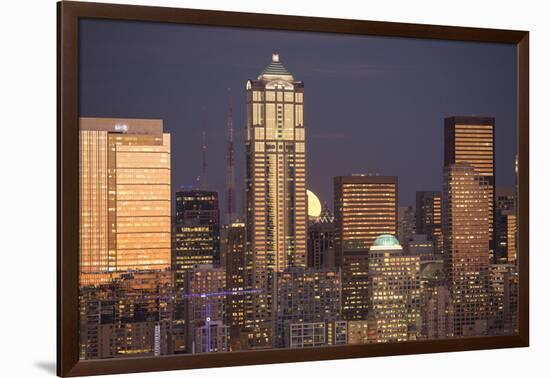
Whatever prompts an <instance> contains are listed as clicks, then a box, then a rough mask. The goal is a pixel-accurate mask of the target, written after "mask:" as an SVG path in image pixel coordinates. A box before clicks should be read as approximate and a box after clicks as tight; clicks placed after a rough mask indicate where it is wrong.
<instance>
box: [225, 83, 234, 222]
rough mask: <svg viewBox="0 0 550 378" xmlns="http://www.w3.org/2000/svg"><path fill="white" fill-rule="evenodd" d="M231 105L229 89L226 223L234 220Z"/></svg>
mask: <svg viewBox="0 0 550 378" xmlns="http://www.w3.org/2000/svg"><path fill="white" fill-rule="evenodd" d="M233 134H234V130H233V104H232V99H231V89H229V112H228V114H227V154H226V172H225V175H226V182H225V201H226V203H225V205H226V208H225V213H226V222H227V223H231V222H233V221H234V219H235V161H234V157H233Z"/></svg>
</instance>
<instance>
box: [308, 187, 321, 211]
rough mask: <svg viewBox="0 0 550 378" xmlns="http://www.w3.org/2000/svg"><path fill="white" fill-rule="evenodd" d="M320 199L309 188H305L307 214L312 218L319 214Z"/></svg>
mask: <svg viewBox="0 0 550 378" xmlns="http://www.w3.org/2000/svg"><path fill="white" fill-rule="evenodd" d="M321 210H322V209H321V201H319V198H317V196H316V195H315V193H313V192H312V191H311V190H309V189H308V190H307V215H309V216H310V217H312V218H319V217H320V216H321Z"/></svg>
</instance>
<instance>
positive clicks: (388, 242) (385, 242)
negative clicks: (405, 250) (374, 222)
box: [372, 234, 401, 247]
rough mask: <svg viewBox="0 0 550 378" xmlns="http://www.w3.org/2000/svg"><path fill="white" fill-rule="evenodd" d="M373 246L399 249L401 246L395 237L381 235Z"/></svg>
mask: <svg viewBox="0 0 550 378" xmlns="http://www.w3.org/2000/svg"><path fill="white" fill-rule="evenodd" d="M372 245H373V246H379V247H398V246H401V245H400V244H399V242H398V241H397V239H396V238H395V236H393V235H389V234H385V235H380V236H379V237H377V238H376V240H375V241H374V243H372Z"/></svg>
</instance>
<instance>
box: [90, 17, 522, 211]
mask: <svg viewBox="0 0 550 378" xmlns="http://www.w3.org/2000/svg"><path fill="white" fill-rule="evenodd" d="M80 27H81V29H80V49H81V51H80V115H81V116H87V117H120V118H160V119H163V120H164V128H165V131H167V132H170V133H171V134H172V188H173V191H174V190H176V189H177V188H179V187H181V186H189V185H194V184H195V178H196V177H197V175H199V173H200V169H201V164H200V157H201V153H200V145H201V130H202V128H203V127H204V126H203V125H204V119H205V116H204V114H205V110H204V109H206V113H207V124H206V131H207V137H208V147H209V150H208V158H207V160H208V184H209V187H210V188H211V189H214V190H219V191H223V188H224V180H225V178H224V175H225V146H226V144H225V143H226V139H225V138H226V118H227V110H228V102H229V96H228V89H229V88H231V94H232V99H233V108H234V109H233V112H234V125H235V129H236V136H235V157H236V178H237V190H238V193H239V194H240V193H241V190H242V179H243V173H244V166H243V162H244V152H243V145H244V128H245V106H246V104H245V84H246V81H247V80H248V79H255V78H256V77H257V76H258V74H259V73H260V72H261V71H262V70H263V69H264V68H265V66H266V65H267V64H268V63H269V62H270V60H271V53H272V52H278V53H279V54H280V57H281V62H282V63H283V65H285V67H286V68H287V69H288V70H289V71H290V72H292V73H293V74H294V77H295V79H296V80H302V81H303V82H304V85H305V95H304V97H305V126H306V130H307V159H308V161H307V169H308V170H307V176H308V188H309V189H311V190H312V191H314V192H315V193H316V194H317V195H318V196H319V198H320V199H321V201H322V202H325V201H326V202H327V203H328V204H329V205H330V206H332V191H333V188H332V178H333V177H334V176H337V175H345V174H349V173H369V172H373V173H380V174H381V175H396V176H398V177H399V198H400V201H399V202H400V205H409V204H410V205H412V204H414V198H415V191H417V190H441V177H442V165H443V119H444V117H446V116H450V115H485V116H494V117H495V118H496V185H497V186H512V185H513V184H514V156H515V154H516V74H515V73H516V48H515V45H505V44H488V43H470V42H448V41H432V40H418V39H405V38H389V37H388V38H386V37H369V36H350V35H335V34H323V33H305V32H286V31H264V30H254V29H237V28H213V27H203V26H187V25H176V24H159V23H141V22H121V21H107V20H82V21H81V24H80ZM240 197H241V196H240V195H239V206H240V204H241V201H240ZM222 211H223V209H222Z"/></svg>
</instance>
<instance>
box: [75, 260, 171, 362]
mask: <svg viewBox="0 0 550 378" xmlns="http://www.w3.org/2000/svg"><path fill="white" fill-rule="evenodd" d="M172 296H173V292H172V274H171V272H169V271H162V272H161V271H136V272H132V273H122V274H120V275H119V276H117V277H116V278H114V279H112V280H111V281H110V282H109V283H104V284H98V285H95V286H84V287H82V288H81V289H80V295H79V301H80V314H79V315H80V327H79V337H80V358H82V359H86V360H88V359H101V358H116V357H145V356H159V355H167V354H172V353H173V352H174V350H173V342H172V338H173V333H172V317H173V303H172Z"/></svg>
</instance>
